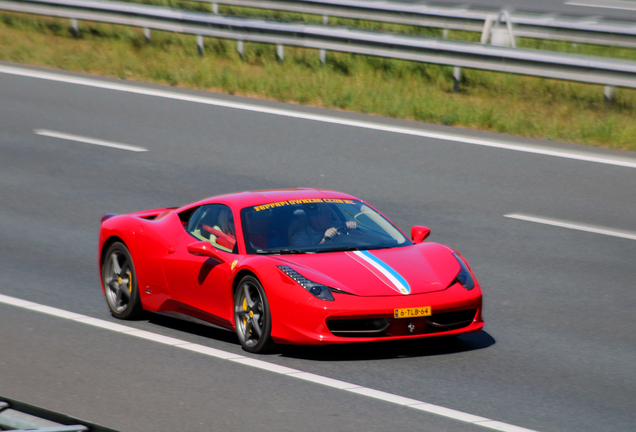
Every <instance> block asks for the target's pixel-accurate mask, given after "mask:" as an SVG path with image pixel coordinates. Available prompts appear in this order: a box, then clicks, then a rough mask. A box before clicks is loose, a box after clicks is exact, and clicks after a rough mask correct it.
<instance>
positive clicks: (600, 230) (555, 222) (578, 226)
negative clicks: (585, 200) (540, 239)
mask: <svg viewBox="0 0 636 432" xmlns="http://www.w3.org/2000/svg"><path fill="white" fill-rule="evenodd" d="M504 217H507V218H511V219H519V220H523V221H527V222H534V223H540V224H544V225H552V226H558V227H561V228H568V229H572V230H578V231H586V232H590V233H595V234H603V235H607V236H612V237H620V238H624V239H630V240H636V232H633V231H626V230H617V229H614V228H606V227H601V226H597V225H588V224H582V223H577V222H571V221H565V220H559V219H551V218H544V217H539V216H531V215H526V214H521V213H510V214H507V215H504Z"/></svg>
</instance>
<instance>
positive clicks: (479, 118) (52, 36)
mask: <svg viewBox="0 0 636 432" xmlns="http://www.w3.org/2000/svg"><path fill="white" fill-rule="evenodd" d="M166 4H167V2H166ZM183 4H186V3H183ZM183 4H181V5H183ZM186 5H189V6H190V7H191V8H192V9H196V8H199V9H200V8H201V4H200V3H187V4H186ZM172 6H173V7H174V4H172ZM205 6H207V9H208V10H209V7H210V6H209V5H205ZM222 12H224V11H223V10H222ZM260 12H262V11H260ZM290 15H293V14H280V15H278V16H277V17H278V18H284V19H291V18H294V17H293V16H290ZM301 18H302V17H301ZM314 18H316V19H317V20H318V21H317V22H319V21H320V20H321V18H320V17H314ZM331 22H333V20H332V21H331ZM360 24H365V25H368V26H369V27H373V29H378V28H376V27H374V26H382V28H384V27H383V26H384V25H381V24H378V23H368V22H367V23H360ZM416 30H417V31H421V32H422V33H421V34H422V35H428V36H439V35H436V34H435V33H436V32H438V33H440V34H441V30H440V31H437V30H434V29H416ZM466 35H467V37H468V36H470V37H472V35H473V34H470V33H466ZM466 35H465V36H466ZM450 36H451V37H459V36H462V32H450ZM478 36H479V35H477V37H478ZM522 42H523V43H526V42H525V41H522ZM529 42H533V41H529ZM529 42H528V43H529ZM534 42H535V43H540V44H554V47H555V48H554V49H555V50H556V49H566V48H567V46H570V48H571V49H573V50H576V49H579V50H580V49H583V48H581V47H582V46H574V47H572V44H564V43H555V42H549V41H543V42H541V41H540V42H536V41H534ZM520 44H521V43H520ZM584 48H585V49H586V50H591V49H596V48H595V47H589V46H586V47H584ZM609 51H611V49H608V48H603V49H599V55H601V54H603V53H605V54H606V53H607V52H609ZM633 53H634V51H633V50H622V49H616V51H615V52H614V54H615V56H617V57H620V56H621V55H622V56H623V57H620V58H627V59H632V57H629V56H633ZM579 54H582V53H579ZM586 54H587V53H586ZM614 54H613V55H614ZM0 59H1V60H5V61H10V62H16V63H23V64H32V65H38V66H45V67H51V68H57V69H62V70H69V71H77V72H84V73H89V74H95V75H103V76H111V77H117V78H121V79H130V80H136V81H145V82H152V83H159V84H168V85H172V86H178V87H187V88H194V89H201V90H210V91H215V92H222V93H228V94H235V95H243V96H252V97H259V98H264V99H270V100H277V101H282V102H292V103H300V104H305V105H312V106H320V107H326V108H333V109H342V110H347V111H355V112H361V113H368V114H375V115H381V116H387V117H394V118H402V119H409V120H417V121H423V122H429V123H437V124H444V125H449V126H461V127H465V128H471V129H478V130H487V131H493V132H500V133H507V134H512V135H519V136H526V137H534V138H541V139H550V140H558V141H567V142H575V143H581V144H588V145H594V146H600V147H608V148H616V149H623V150H631V151H636V125H635V123H634V117H635V116H634V114H635V113H636V91H633V90H626V89H617V91H616V93H615V100H614V101H613V103H612V104H611V105H610V106H609V107H608V106H605V103H604V99H603V87H602V86H598V85H586V84H577V83H570V82H563V81H557V80H549V79H541V78H532V77H523V76H515V75H510V74H499V73H492V72H484V71H476V70H464V71H463V72H464V74H463V78H462V85H461V91H460V92H459V93H453V92H452V87H453V80H452V67H447V66H438V65H430V64H423V63H415V62H407V61H399V60H390V59H382V58H375V57H367V56H358V55H350V54H342V53H334V52H329V53H328V54H327V64H325V65H323V64H321V63H320V61H319V57H318V51H317V50H309V49H302V48H293V47H285V61H284V62H283V63H279V62H278V61H277V60H276V56H275V47H274V46H271V45H264V44H257V43H246V44H245V55H244V58H243V59H241V58H240V57H239V56H238V54H237V52H236V43H235V42H233V41H225V40H218V39H212V38H206V39H205V55H204V56H203V57H199V56H198V54H197V46H196V38H195V37H194V36H183V35H179V34H174V33H167V32H158V31H153V33H152V40H151V43H150V44H146V42H145V40H144V37H143V33H142V31H141V29H136V28H129V27H122V26H112V25H107V24H95V23H87V22H80V33H79V37H78V38H77V39H74V38H73V37H72V36H71V34H70V29H69V21H68V20H59V19H53V18H45V17H35V16H30V15H22V14H12V13H2V14H0Z"/></svg>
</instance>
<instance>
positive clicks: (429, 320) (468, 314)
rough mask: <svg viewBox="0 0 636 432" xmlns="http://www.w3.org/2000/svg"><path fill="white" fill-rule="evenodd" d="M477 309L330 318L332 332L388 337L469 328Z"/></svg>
mask: <svg viewBox="0 0 636 432" xmlns="http://www.w3.org/2000/svg"><path fill="white" fill-rule="evenodd" d="M476 313H477V310H476V309H466V310H462V311H454V312H441V313H436V314H433V315H431V316H429V317H419V318H411V319H409V318H406V319H402V318H400V319H396V318H393V317H391V318H378V317H376V318H365V319H360V318H352V319H346V318H338V319H331V320H328V321H327V327H328V328H329V331H330V332H331V333H332V334H334V335H335V336H341V337H388V336H409V335H421V334H431V333H443V332H447V331H451V330H457V329H460V328H463V327H467V326H468V325H470V323H472V322H473V319H474V318H475V314H476Z"/></svg>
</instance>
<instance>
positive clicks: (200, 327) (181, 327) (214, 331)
mask: <svg viewBox="0 0 636 432" xmlns="http://www.w3.org/2000/svg"><path fill="white" fill-rule="evenodd" d="M145 319H147V320H148V322H149V323H151V324H155V325H158V326H161V327H165V328H169V329H172V330H178V331H180V332H183V333H190V334H192V335H195V336H201V337H204V338H209V339H214V340H218V341H221V342H228V343H231V344H234V345H239V346H240V343H239V340H238V337H237V336H236V333H234V332H233V331H231V330H225V329H221V328H218V327H213V326H210V325H206V324H201V323H196V322H190V321H186V320H183V319H178V318H173V317H170V316H166V315H160V314H156V313H152V312H146V314H145ZM184 339H187V338H184ZM193 343H196V342H193Z"/></svg>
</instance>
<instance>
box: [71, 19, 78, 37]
mask: <svg viewBox="0 0 636 432" xmlns="http://www.w3.org/2000/svg"><path fill="white" fill-rule="evenodd" d="M71 34H72V35H73V37H74V38H77V37H78V36H79V26H78V24H77V20H76V19H75V18H71Z"/></svg>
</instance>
